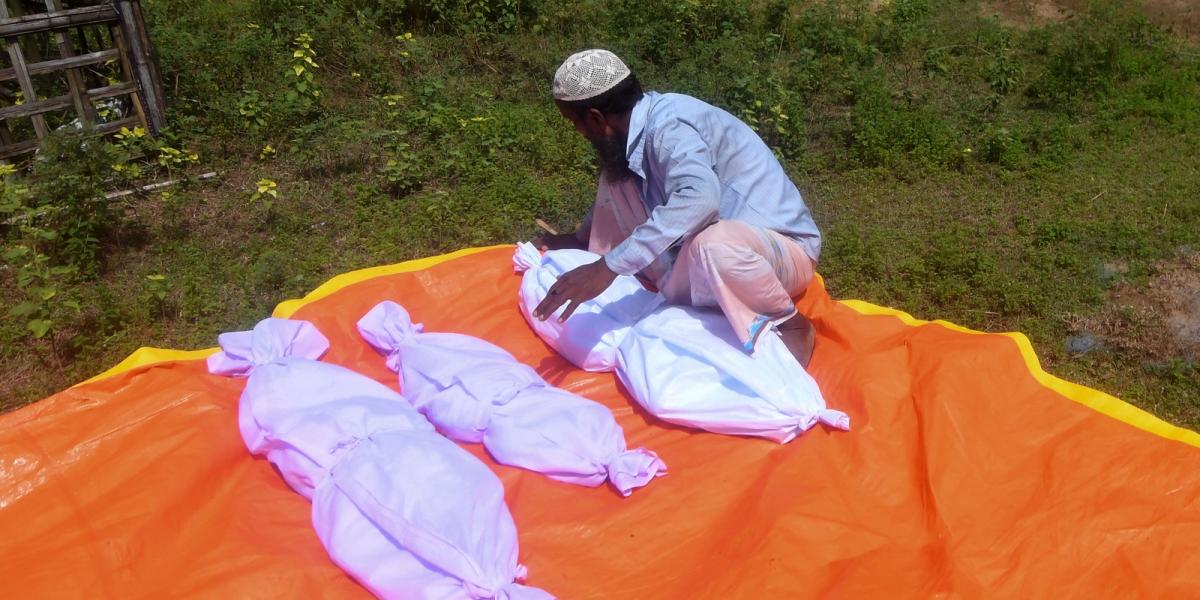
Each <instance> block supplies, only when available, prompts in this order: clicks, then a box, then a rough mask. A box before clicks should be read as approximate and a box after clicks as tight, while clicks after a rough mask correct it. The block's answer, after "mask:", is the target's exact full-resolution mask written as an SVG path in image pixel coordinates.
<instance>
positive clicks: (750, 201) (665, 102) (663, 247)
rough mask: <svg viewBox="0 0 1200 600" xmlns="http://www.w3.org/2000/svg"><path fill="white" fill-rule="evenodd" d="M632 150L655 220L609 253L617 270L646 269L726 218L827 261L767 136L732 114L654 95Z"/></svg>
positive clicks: (638, 122) (638, 120)
mask: <svg viewBox="0 0 1200 600" xmlns="http://www.w3.org/2000/svg"><path fill="white" fill-rule="evenodd" d="M626 153H627V156H628V157H629V168H630V170H632V171H633V172H634V173H636V174H637V175H638V177H640V178H641V190H642V201H643V202H645V204H646V210H647V212H648V213H649V214H650V219H649V220H648V221H646V222H645V223H643V224H641V225H639V226H637V227H636V228H635V229H634V230H633V233H632V234H630V236H629V238H628V239H626V240H625V241H624V242H622V243H621V244H619V245H617V247H615V248H613V249H612V250H611V251H609V252H608V254H606V255H605V257H604V260H605V262H606V263H607V264H608V266H609V268H610V269H612V270H613V271H615V272H616V273H618V274H621V275H633V274H635V273H637V272H639V271H641V270H642V269H645V268H646V267H647V266H649V265H650V264H651V263H653V262H654V261H655V259H656V258H658V257H659V256H660V255H663V254H665V253H668V252H669V251H672V250H676V251H677V245H678V244H679V243H680V242H681V241H682V240H683V239H684V238H686V237H689V236H692V235H695V234H696V233H699V232H700V231H701V230H702V229H704V228H705V227H707V226H708V225H710V224H712V223H714V222H716V221H717V220H719V219H736V220H739V221H744V222H746V223H749V224H751V225H757V226H759V227H763V228H765V229H771V230H774V231H777V232H779V233H781V234H783V235H785V236H787V237H789V238H792V239H794V240H796V241H797V242H798V243H799V244H800V246H801V247H802V248H803V249H804V251H805V253H807V254H808V256H809V257H810V258H812V259H813V261H814V262H815V261H816V260H817V258H819V257H820V253H821V233H820V231H818V230H817V224H816V223H815V222H813V218H812V213H810V212H809V210H808V207H807V206H806V205H805V204H804V199H803V198H802V197H801V196H800V190H798V189H796V185H795V184H794V183H792V181H791V180H790V179H788V176H787V173H785V172H784V170H783V166H782V165H780V164H779V161H778V160H776V159H775V155H774V154H773V153H772V152H771V149H770V148H768V147H767V145H766V144H765V143H763V141H762V138H760V137H758V134H757V133H755V132H754V130H753V129H750V127H749V126H748V125H746V124H745V123H743V122H742V121H740V120H739V119H738V118H737V117H734V116H733V115H731V114H729V113H728V112H725V111H724V110H721V109H720V108H717V107H715V106H712V105H710V104H707V103H705V102H702V101H700V100H697V99H696V98H692V97H691V96H685V95H683V94H658V93H655V92H647V93H646V94H645V96H644V97H643V98H642V99H641V100H640V101H638V103H637V105H636V106H634V107H633V113H632V115H630V119H629V141H628V148H627V149H626Z"/></svg>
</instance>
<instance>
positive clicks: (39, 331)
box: [27, 319, 54, 339]
mask: <svg viewBox="0 0 1200 600" xmlns="http://www.w3.org/2000/svg"><path fill="white" fill-rule="evenodd" d="M53 325H54V322H53V321H50V320H48V319H34V320H32V321H30V322H29V324H28V325H27V327H28V328H29V331H32V332H33V337H35V338H38V339H42V338H43V337H46V334H47V333H50V328H51V327H52V326H53Z"/></svg>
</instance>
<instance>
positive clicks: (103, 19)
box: [0, 4, 117, 38]
mask: <svg viewBox="0 0 1200 600" xmlns="http://www.w3.org/2000/svg"><path fill="white" fill-rule="evenodd" d="M3 17H4V18H3V19H0V38H11V37H16V36H19V35H26V34H30V33H37V32H39V31H55V30H59V29H67V28H70V27H80V26H83V25H95V24H98V23H108V22H112V21H116V20H117V11H116V10H115V9H113V7H112V6H111V5H108V4H102V5H99V6H87V7H84V8H73V9H71V10H64V11H59V12H56V13H38V14H34V15H25V16H23V17H17V18H13V19H10V18H8V12H5V13H4V14H3Z"/></svg>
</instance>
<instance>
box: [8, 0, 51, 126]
mask: <svg viewBox="0 0 1200 600" xmlns="http://www.w3.org/2000/svg"><path fill="white" fill-rule="evenodd" d="M8 16H9V15H8V2H0V17H3V18H5V19H7V18H8ZM7 46H8V56H9V58H11V59H12V64H13V68H12V71H13V73H14V74H15V75H16V79H17V83H19V84H20V85H21V93H22V94H24V96H25V101H26V102H37V101H38V96H37V91H35V90H34V89H33V79H31V78H30V76H29V69H27V68H26V65H25V53H24V52H22V51H21V44H20V43H19V42H16V41H14V42H12V43H9V44H7ZM31 118H32V119H33V131H34V132H35V133H37V137H38V139H39V140H40V139H42V138H44V137H46V136H48V135H50V128H49V127H47V126H46V119H45V118H44V117H42V116H41V115H33V117H31Z"/></svg>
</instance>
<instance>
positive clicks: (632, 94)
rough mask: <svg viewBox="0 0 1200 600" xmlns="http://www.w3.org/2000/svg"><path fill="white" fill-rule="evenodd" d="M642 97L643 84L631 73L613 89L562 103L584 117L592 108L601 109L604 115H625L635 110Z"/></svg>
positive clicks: (578, 115) (577, 115)
mask: <svg viewBox="0 0 1200 600" xmlns="http://www.w3.org/2000/svg"><path fill="white" fill-rule="evenodd" d="M641 99H642V84H641V83H639V82H638V80H637V76H636V75H634V74H633V73H630V74H629V76H628V77H626V78H625V79H622V80H621V82H620V83H618V84H617V85H614V86H613V87H612V89H610V90H608V91H606V92H604V93H603V94H599V95H597V96H593V97H591V98H587V99H584V100H574V101H566V100H563V101H562V103H563V105H564V106H566V107H567V109H568V110H570V111H571V112H572V113H574V115H575V116H576V117H582V116H583V115H584V113H586V112H587V111H588V110H590V109H593V108H594V109H596V110H599V111H600V113H601V114H603V115H604V116H606V117H607V116H611V115H623V114H625V113H627V112H629V111H631V110H633V107H634V105H636V104H637V103H638V100H641Z"/></svg>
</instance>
